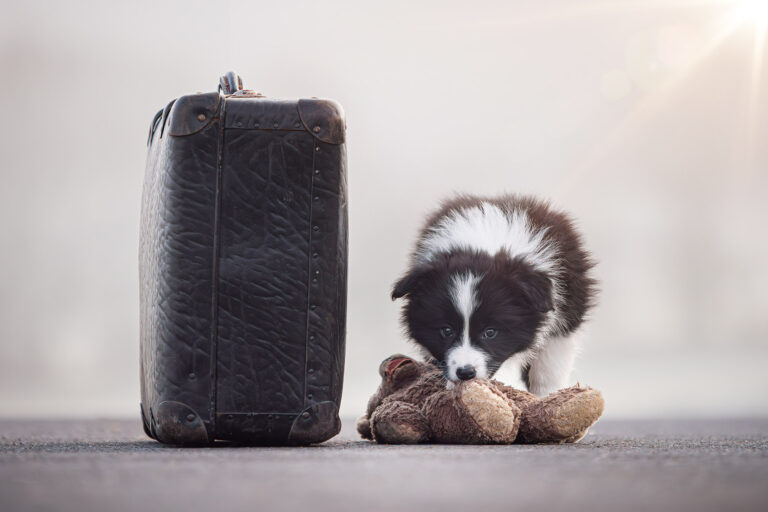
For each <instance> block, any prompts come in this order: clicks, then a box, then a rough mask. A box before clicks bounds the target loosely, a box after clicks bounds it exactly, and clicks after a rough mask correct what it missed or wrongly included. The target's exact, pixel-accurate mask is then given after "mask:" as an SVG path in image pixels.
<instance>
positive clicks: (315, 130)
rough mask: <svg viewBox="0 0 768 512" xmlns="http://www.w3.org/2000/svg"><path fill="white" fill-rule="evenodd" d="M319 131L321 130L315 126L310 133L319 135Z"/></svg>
mask: <svg viewBox="0 0 768 512" xmlns="http://www.w3.org/2000/svg"><path fill="white" fill-rule="evenodd" d="M320 130H321V128H320V127H319V126H315V127H314V128H312V131H313V132H315V133H320Z"/></svg>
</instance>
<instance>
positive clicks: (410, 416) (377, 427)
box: [358, 400, 430, 444]
mask: <svg viewBox="0 0 768 512" xmlns="http://www.w3.org/2000/svg"><path fill="white" fill-rule="evenodd" d="M358 431H360V430H359V428H358ZM370 432H371V434H372V438H373V440H374V441H377V442H379V443H386V444H416V443H423V442H425V441H427V440H428V439H429V436H430V429H429V425H428V423H427V419H426V418H425V417H424V415H423V414H422V413H421V410H420V409H419V408H418V407H417V406H415V405H413V404H409V403H407V402H400V401H397V400H391V401H385V402H384V403H382V404H381V405H380V406H379V407H377V408H376V410H375V411H374V412H373V414H372V415H371V418H370ZM361 434H362V432H361Z"/></svg>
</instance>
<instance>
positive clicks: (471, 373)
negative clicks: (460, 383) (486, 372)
mask: <svg viewBox="0 0 768 512" xmlns="http://www.w3.org/2000/svg"><path fill="white" fill-rule="evenodd" d="M456 376H457V377H458V378H459V379H461V380H469V379H474V378H475V377H476V376H477V370H475V367H474V366H472V365H470V364H468V365H466V366H462V367H461V368H456Z"/></svg>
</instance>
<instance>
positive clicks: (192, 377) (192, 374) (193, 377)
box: [189, 373, 197, 380]
mask: <svg viewBox="0 0 768 512" xmlns="http://www.w3.org/2000/svg"><path fill="white" fill-rule="evenodd" d="M196 378H197V375H195V374H194V373H190V374H189V380H195V379H196Z"/></svg>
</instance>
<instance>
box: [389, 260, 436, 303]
mask: <svg viewBox="0 0 768 512" xmlns="http://www.w3.org/2000/svg"><path fill="white" fill-rule="evenodd" d="M431 271H432V268H431V267H429V266H427V265H420V266H418V267H415V268H413V269H411V270H410V272H408V273H407V274H405V275H404V276H403V277H401V278H400V279H399V280H398V281H397V282H396V283H395V285H394V286H393V287H392V300H395V299H399V298H400V297H405V296H406V295H410V294H412V293H413V292H415V291H416V290H417V289H418V288H419V287H420V286H421V285H422V283H424V281H425V280H426V279H427V276H428V275H429V274H430V273H431Z"/></svg>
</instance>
